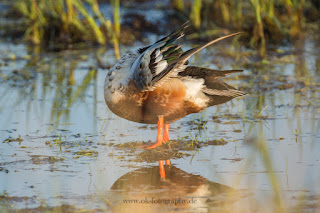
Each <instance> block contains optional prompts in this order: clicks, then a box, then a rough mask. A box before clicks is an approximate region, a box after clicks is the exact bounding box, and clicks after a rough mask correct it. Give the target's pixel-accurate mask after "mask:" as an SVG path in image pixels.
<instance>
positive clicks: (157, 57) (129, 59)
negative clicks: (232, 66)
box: [104, 24, 245, 148]
mask: <svg viewBox="0 0 320 213" xmlns="http://www.w3.org/2000/svg"><path fill="white" fill-rule="evenodd" d="M187 27H188V24H184V25H182V26H181V28H180V29H178V30H177V31H175V32H173V33H171V34H170V35H168V36H166V37H164V38H162V39H160V40H159V41H157V42H155V43H154V44H152V45H150V46H147V47H143V48H140V49H137V50H134V51H131V52H127V53H126V54H124V55H123V56H122V57H121V58H120V59H119V60H118V61H117V62H116V63H115V65H114V66H113V67H112V68H111V69H110V70H109V71H108V73H107V76H106V79H105V83H104V97H105V101H106V103H107V105H108V107H109V109H110V110H111V111H112V112H113V113H114V114H116V115H118V116H120V117H122V118H125V119H127V120H130V121H135V122H139V123H145V124H157V123H158V135H157V142H156V143H155V144H154V145H152V146H150V147H147V148H155V147H157V146H159V145H162V143H165V142H166V141H168V140H169V124H170V123H172V122H174V121H176V120H179V119H181V118H183V117H185V116H186V115H188V114H191V113H198V112H200V111H201V110H203V109H205V108H207V107H210V106H213V105H217V104H221V103H225V102H227V101H229V100H231V99H232V98H235V97H238V96H243V95H245V93H243V92H241V91H239V90H237V89H235V88H233V87H231V86H230V85H228V84H226V83H224V82H222V81H219V80H218V79H219V78H221V77H224V76H226V75H229V74H232V73H235V72H240V71H242V70H226V71H219V70H212V69H208V68H202V67H196V66H188V59H189V58H190V57H191V56H192V55H193V54H195V53H197V52H199V51H200V50H202V49H203V48H205V47H207V46H209V45H211V44H214V43H216V42H218V41H221V40H223V39H226V38H229V37H232V36H236V35H239V34H240V33H234V34H230V35H226V36H223V37H220V38H218V39H215V40H213V41H210V42H208V43H206V44H204V45H201V46H198V47H195V48H193V49H190V50H188V51H186V52H183V51H182V49H181V45H178V44H176V43H175V42H176V41H177V40H178V39H179V38H181V37H183V36H184V31H185V29H186V28H187ZM163 126H164V133H163Z"/></svg>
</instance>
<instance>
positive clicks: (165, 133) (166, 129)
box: [163, 124, 170, 143]
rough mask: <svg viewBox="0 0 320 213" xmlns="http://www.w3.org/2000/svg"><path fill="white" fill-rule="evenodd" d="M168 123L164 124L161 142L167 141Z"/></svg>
mask: <svg viewBox="0 0 320 213" xmlns="http://www.w3.org/2000/svg"><path fill="white" fill-rule="evenodd" d="M169 125H170V124H165V125H164V134H163V143H165V142H167V141H169V140H170V139H169Z"/></svg>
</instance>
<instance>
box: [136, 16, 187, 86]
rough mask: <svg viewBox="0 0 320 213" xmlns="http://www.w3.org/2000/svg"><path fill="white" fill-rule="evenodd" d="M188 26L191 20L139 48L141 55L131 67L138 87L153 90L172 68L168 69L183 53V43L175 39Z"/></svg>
mask: <svg viewBox="0 0 320 213" xmlns="http://www.w3.org/2000/svg"><path fill="white" fill-rule="evenodd" d="M188 26H189V22H186V23H185V24H183V25H182V26H181V27H180V28H179V29H178V30H176V31H175V32H173V33H171V34H170V35H168V36H166V37H164V38H162V39H160V40H159V41H157V42H156V43H154V44H153V45H150V46H147V47H144V48H140V49H139V50H138V53H140V56H139V57H138V58H137V59H136V61H135V62H134V63H133V65H132V67H131V73H132V76H133V82H134V84H135V86H136V88H137V89H139V90H141V91H148V90H153V89H154V88H155V87H156V86H157V84H158V83H159V80H160V79H162V78H163V77H164V76H165V75H167V74H168V73H169V71H171V70H172V69H168V68H169V67H171V66H172V62H173V61H174V60H175V59H177V58H178V57H180V56H181V54H183V51H182V50H181V45H178V44H175V41H176V40H178V39H180V38H181V37H183V36H184V31H185V29H186V28H187V27H188ZM172 75H174V74H173V73H172ZM172 75H171V76H172Z"/></svg>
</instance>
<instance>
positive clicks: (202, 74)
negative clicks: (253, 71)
mask: <svg viewBox="0 0 320 213" xmlns="http://www.w3.org/2000/svg"><path fill="white" fill-rule="evenodd" d="M242 71H243V70H215V69H209V68H205V67H196V66H188V67H187V68H186V69H185V70H184V71H183V72H180V73H179V76H190V77H192V78H203V79H208V80H209V79H210V80H217V79H219V78H222V77H225V76H227V75H231V74H233V73H237V72H242Z"/></svg>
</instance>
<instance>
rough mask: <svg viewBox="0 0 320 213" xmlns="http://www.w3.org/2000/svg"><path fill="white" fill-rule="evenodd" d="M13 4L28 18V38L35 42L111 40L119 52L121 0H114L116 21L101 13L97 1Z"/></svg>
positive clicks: (29, 0)
mask: <svg viewBox="0 0 320 213" xmlns="http://www.w3.org/2000/svg"><path fill="white" fill-rule="evenodd" d="M14 6H15V8H16V9H17V10H18V11H19V12H20V13H21V15H22V17H23V19H24V20H25V39H26V40H28V41H30V42H32V43H33V44H43V43H46V42H47V43H55V42H56V40H59V41H60V42H66V43H77V42H87V41H89V42H92V43H97V44H100V45H105V44H107V43H108V42H110V43H112V44H113V45H114V48H115V50H116V56H117V57H118V55H120V54H119V47H118V46H119V35H120V1H119V0H113V6H114V10H113V11H114V12H113V22H112V21H111V20H109V19H106V18H105V17H104V16H103V15H102V13H101V11H100V9H99V4H98V1H97V0H57V1H48V0H38V1H36V0H22V1H19V2H16V3H15V5H14ZM96 17H97V18H96ZM104 29H106V30H104ZM108 38H111V39H108Z"/></svg>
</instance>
